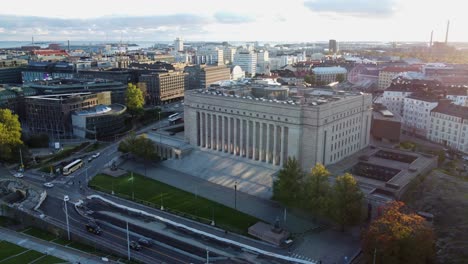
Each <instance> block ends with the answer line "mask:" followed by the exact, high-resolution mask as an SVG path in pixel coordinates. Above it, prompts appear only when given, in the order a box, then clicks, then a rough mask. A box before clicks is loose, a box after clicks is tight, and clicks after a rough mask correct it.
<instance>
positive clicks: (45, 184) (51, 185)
mask: <svg viewBox="0 0 468 264" xmlns="http://www.w3.org/2000/svg"><path fill="white" fill-rule="evenodd" d="M44 187H47V188H52V187H54V184H53V183H51V182H46V183H44Z"/></svg>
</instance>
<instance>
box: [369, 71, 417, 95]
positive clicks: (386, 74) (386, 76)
mask: <svg viewBox="0 0 468 264" xmlns="http://www.w3.org/2000/svg"><path fill="white" fill-rule="evenodd" d="M419 71H420V68H419V67H416V66H412V67H385V68H383V69H382V70H380V72H379V83H378V89H379V90H385V89H387V88H388V87H389V86H390V84H392V80H393V79H394V78H395V77H397V76H398V75H400V74H402V73H404V72H419Z"/></svg>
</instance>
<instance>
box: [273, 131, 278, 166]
mask: <svg viewBox="0 0 468 264" xmlns="http://www.w3.org/2000/svg"><path fill="white" fill-rule="evenodd" d="M277 143H278V126H277V125H276V124H274V125H273V165H276V160H277V157H278V144H277Z"/></svg>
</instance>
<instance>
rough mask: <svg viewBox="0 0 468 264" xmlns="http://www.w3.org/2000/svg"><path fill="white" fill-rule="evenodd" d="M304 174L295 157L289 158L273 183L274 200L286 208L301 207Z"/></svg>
mask: <svg viewBox="0 0 468 264" xmlns="http://www.w3.org/2000/svg"><path fill="white" fill-rule="evenodd" d="M303 177H304V173H303V171H302V168H301V165H300V164H299V162H298V161H297V160H296V158H295V157H293V158H291V157H289V158H288V160H287V161H286V163H285V164H284V165H283V168H281V170H280V171H279V172H278V178H277V179H276V180H275V182H274V183H273V199H275V200H277V201H279V202H281V203H283V204H284V205H286V206H293V207H298V206H299V199H300V197H301V190H302V180H303Z"/></svg>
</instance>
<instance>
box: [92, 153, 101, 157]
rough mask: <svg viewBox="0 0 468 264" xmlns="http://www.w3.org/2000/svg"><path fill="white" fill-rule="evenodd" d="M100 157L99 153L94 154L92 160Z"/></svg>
mask: <svg viewBox="0 0 468 264" xmlns="http://www.w3.org/2000/svg"><path fill="white" fill-rule="evenodd" d="M100 155H101V153H99V152H98V153H96V154H94V155H93V158H97V157H99V156H100Z"/></svg>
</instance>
